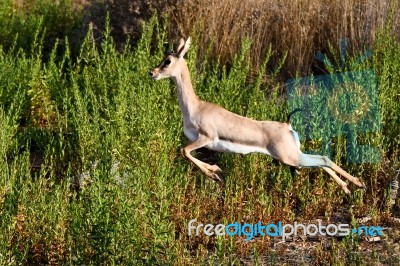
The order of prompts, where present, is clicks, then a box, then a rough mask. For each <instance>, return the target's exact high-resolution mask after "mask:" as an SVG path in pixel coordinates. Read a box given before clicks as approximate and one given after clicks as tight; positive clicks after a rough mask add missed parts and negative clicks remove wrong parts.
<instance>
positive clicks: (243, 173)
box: [0, 18, 400, 265]
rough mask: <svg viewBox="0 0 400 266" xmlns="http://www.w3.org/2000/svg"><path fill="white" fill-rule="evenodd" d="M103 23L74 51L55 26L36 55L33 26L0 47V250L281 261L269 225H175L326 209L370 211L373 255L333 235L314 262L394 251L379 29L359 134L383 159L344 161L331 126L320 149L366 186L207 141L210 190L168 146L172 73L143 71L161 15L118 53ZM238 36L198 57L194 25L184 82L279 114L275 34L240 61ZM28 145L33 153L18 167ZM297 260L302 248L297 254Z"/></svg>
mask: <svg viewBox="0 0 400 266" xmlns="http://www.w3.org/2000/svg"><path fill="white" fill-rule="evenodd" d="M105 29H106V30H105V31H104V36H103V38H102V43H101V45H100V46H97V45H96V43H95V40H94V39H95V38H94V37H93V36H94V35H93V34H94V33H93V31H91V30H89V32H88V34H87V36H86V38H85V40H84V42H83V44H82V45H81V46H80V49H79V53H78V55H77V57H76V58H75V57H73V56H72V55H71V50H70V49H68V47H69V45H68V43H69V41H68V39H65V43H66V45H65V47H66V49H64V51H63V52H61V53H60V50H58V47H57V46H54V47H53V48H52V50H51V52H50V53H49V57H48V60H43V56H42V54H43V50H46V48H45V47H44V41H43V38H41V36H42V34H43V28H41V27H37V30H36V31H35V32H34V34H33V38H32V39H33V40H34V41H33V43H32V44H30V47H32V48H31V49H28V50H27V51H24V50H22V49H16V48H15V49H14V50H9V49H5V48H3V47H0V87H1V88H2V90H1V91H0V106H1V110H0V138H1V142H0V158H1V159H0V184H1V185H0V263H1V264H4V265H14V264H16V263H18V264H73V265H76V264H78V265H81V264H103V265H109V264H118V265H142V264H145V265H172V264H174V265H187V264H205V265H208V264H234V265H239V264H241V263H249V264H251V263H254V264H256V263H260V264H262V263H266V262H267V261H270V262H273V261H275V262H276V263H284V262H285V261H284V258H285V252H283V251H282V250H280V249H279V244H277V243H276V240H275V239H273V238H268V237H264V238H256V239H254V240H253V241H246V240H245V239H244V238H243V237H228V236H224V237H207V236H205V235H200V236H191V237H189V236H188V234H187V223H188V221H189V220H191V219H194V218H196V219H197V220H198V221H200V222H202V223H213V224H218V223H225V224H227V223H230V222H234V221H239V222H248V223H256V222H258V221H263V222H264V221H265V222H277V221H286V222H293V221H309V220H314V219H316V218H321V219H324V220H328V221H330V220H333V219H334V217H336V216H337V215H342V216H343V217H345V218H344V219H345V221H346V222H349V223H350V222H355V221H356V218H358V217H362V216H371V217H372V218H373V223H375V224H376V223H378V224H380V225H382V224H385V225H386V224H387V225H388V226H389V225H390V226H391V227H390V229H388V230H387V231H388V232H387V234H388V237H387V239H385V240H383V244H382V245H381V246H379V248H382V249H381V251H379V252H380V254H379V256H376V253H374V249H376V247H375V246H372V245H368V246H367V247H365V246H366V245H364V243H363V242H361V240H360V239H356V238H346V239H343V240H341V241H338V240H335V239H332V240H330V241H331V244H330V245H329V247H328V246H327V244H326V242H321V243H318V244H315V246H314V249H313V250H312V252H311V255H309V256H311V259H312V261H313V262H315V263H320V264H330V263H331V264H332V263H336V264H339V263H340V261H344V262H345V263H347V264H351V263H362V260H363V259H364V260H365V262H366V263H367V264H368V263H388V262H393V263H398V262H399V258H398V256H397V257H396V248H398V243H397V242H396V241H397V239H398V238H397V237H398V234H397V233H396V232H398V226H397V227H396V226H395V225H393V224H390V219H389V217H390V216H392V215H395V214H393V213H392V209H391V208H390V207H388V206H389V204H388V202H389V200H390V199H389V198H388V195H389V193H388V189H387V185H388V184H389V181H390V180H391V179H392V177H393V175H394V169H397V168H398V164H396V163H398V161H396V160H398V159H397V158H398V157H399V152H400V151H399V142H398V141H399V140H398V138H397V136H398V135H399V133H400V132H399V127H398V122H399V121H398V115H396V114H398V113H399V111H400V110H399V106H398V105H397V102H398V96H399V89H398V87H397V82H396V81H397V80H398V79H399V74H398V73H399V72H398V71H397V69H398V67H399V65H400V63H399V62H398V60H397V59H396V58H400V57H399V55H400V47H399V44H398V41H397V40H396V39H395V38H393V37H391V29H386V30H385V29H383V30H382V31H381V32H380V34H379V35H378V40H377V41H376V45H377V46H376V48H375V49H374V55H373V58H372V59H371V60H369V61H366V62H365V63H364V64H363V65H362V66H359V67H364V68H367V69H371V68H372V69H373V70H374V71H375V72H376V73H377V76H378V87H379V97H380V104H381V109H380V110H381V116H382V120H383V121H382V130H381V131H380V132H378V133H376V134H375V135H374V134H372V135H368V136H361V138H363V139H364V140H365V141H366V142H367V143H369V142H371V143H372V144H374V145H377V146H378V148H379V149H380V150H381V151H382V158H383V160H382V162H381V163H380V164H378V165H348V164H347V163H346V162H345V160H344V155H345V154H344V153H343V150H344V146H345V145H346V143H345V142H344V140H338V141H337V142H336V144H335V145H334V146H333V150H334V153H335V154H336V157H335V158H334V159H335V161H337V162H338V163H340V164H341V165H343V166H344V168H345V169H348V170H349V171H350V172H351V173H352V174H354V175H355V176H358V177H360V178H362V180H363V181H364V182H366V184H367V190H366V191H365V192H364V191H362V190H357V189H356V188H355V187H351V189H352V191H354V194H353V195H352V196H349V197H348V196H345V195H344V193H343V192H342V191H341V190H340V188H338V186H337V185H336V184H335V183H334V182H333V181H331V180H330V179H329V178H328V176H327V175H325V174H324V173H323V172H322V171H319V170H316V169H304V170H302V171H301V173H299V174H297V175H295V176H292V175H291V173H290V169H289V168H288V167H287V166H285V165H283V164H280V163H276V162H273V161H272V159H271V158H270V157H267V156H263V155H260V154H251V155H247V156H242V155H235V154H221V155H219V157H218V164H219V165H220V166H221V167H222V168H223V169H224V170H225V171H226V173H227V176H226V186H225V188H221V187H219V186H218V185H217V184H216V183H214V182H212V181H211V180H209V179H207V178H206V177H204V175H202V174H201V172H200V171H198V169H197V168H196V167H194V166H193V165H191V164H189V162H188V161H186V160H185V159H183V158H182V157H181V156H180V153H179V149H180V147H182V146H183V145H184V144H185V143H186V141H187V140H186V138H185V137H184V136H183V133H182V118H181V113H180V110H179V107H178V104H177V99H176V94H175V87H174V85H173V84H172V83H171V82H170V81H160V82H156V83H155V82H153V81H152V80H151V79H150V78H148V74H147V73H148V70H149V69H150V68H152V67H154V66H155V65H157V64H158V63H159V62H160V60H162V58H163V52H164V43H165V42H166V41H167V40H168V29H167V28H166V27H165V25H164V24H163V25H160V24H159V23H158V20H157V19H156V18H153V19H152V20H150V21H149V22H148V23H147V24H146V26H145V27H144V30H143V34H142V36H141V38H140V40H139V41H138V43H137V46H136V47H135V49H130V47H126V49H125V50H124V51H123V52H121V53H118V52H117V49H116V44H115V43H114V41H113V38H112V37H111V32H110V24H109V22H107V23H106V26H105ZM154 40H156V42H154ZM59 45H62V44H59ZM252 45H253V42H252V41H251V40H247V39H246V40H243V42H241V45H240V49H239V52H238V53H235V54H234V57H233V58H234V59H233V60H232V62H231V65H230V66H229V67H227V66H226V65H224V64H222V63H220V64H217V63H215V64H212V65H211V64H208V61H207V60H206V59H204V57H203V55H202V51H201V49H202V47H203V44H202V41H201V38H200V36H195V39H194V40H193V46H192V48H191V50H190V51H189V54H188V62H189V67H190V70H191V74H192V80H193V83H194V85H195V89H196V92H197V93H198V95H199V96H200V97H201V98H202V99H204V100H207V101H212V102H215V103H217V104H220V105H221V106H223V107H225V108H227V109H229V110H232V111H234V112H236V113H238V114H241V115H245V116H248V117H252V118H255V119H260V120H267V119H268V120H277V121H285V120H286V115H287V114H288V112H289V111H290V110H288V104H287V100H286V99H285V98H284V97H282V96H281V83H280V82H278V81H277V79H278V78H277V77H278V75H279V74H280V72H281V71H283V70H282V67H283V63H282V62H283V61H284V60H283V59H284V58H281V59H280V61H278V60H277V61H276V62H280V64H275V69H274V71H273V72H272V73H275V74H274V75H269V76H268V77H267V78H266V77H265V75H264V74H265V73H264V70H265V67H266V66H267V65H269V64H271V60H275V59H273V56H274V53H275V52H276V49H277V48H276V46H274V45H271V46H269V47H268V49H266V50H265V53H264V54H263V55H262V60H261V62H262V63H261V64H260V67H259V68H258V69H257V71H255V70H254V68H252V67H253V64H252V63H251V61H250V60H249V58H250V57H249V54H251V53H253V48H252ZM350 60H353V61H355V60H357V58H356V57H354V58H350ZM349 70H354V69H349ZM250 72H253V73H252V74H253V75H254V77H255V78H254V79H252V81H251V82H250V81H249V80H248V78H247V77H248V75H249V73H250ZM306 145H313V144H312V143H311V144H306ZM37 158H40V159H41V160H40V162H41V164H40V167H37V168H36V167H35V168H33V165H34V164H35V162H34V161H35V160H36V159H37ZM360 249H361V250H360ZM371 250H372V251H371ZM297 258H298V261H302V260H304V261H305V262H306V261H307V259H309V257H307V256H306V254H305V253H300V254H299V255H297Z"/></svg>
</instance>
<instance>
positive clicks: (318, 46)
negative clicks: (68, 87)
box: [85, 0, 400, 77]
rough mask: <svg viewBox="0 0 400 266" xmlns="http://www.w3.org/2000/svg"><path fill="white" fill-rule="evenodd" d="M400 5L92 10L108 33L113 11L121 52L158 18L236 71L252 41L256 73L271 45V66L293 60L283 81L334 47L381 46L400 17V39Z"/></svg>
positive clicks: (113, 5) (279, 2)
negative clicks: (378, 39) (386, 29)
mask: <svg viewBox="0 0 400 266" xmlns="http://www.w3.org/2000/svg"><path fill="white" fill-rule="evenodd" d="M398 8H399V7H398V6H397V5H395V1H392V0H384V1H380V0H362V1H354V0H346V1H340V0H333V1H323V0H294V1H285V0H265V1H264V0H263V1H261V0H252V1H241V0H224V1H212V0H201V1H200V0H189V1H182V0H178V1H177V0H168V1H156V0H154V1H150V0H149V1H126V0H102V1H100V0H95V1H92V2H91V4H90V5H89V6H88V7H87V10H86V16H85V17H86V20H85V21H86V23H88V22H93V23H94V25H95V27H96V28H97V29H99V31H100V32H101V31H102V28H103V27H104V26H103V25H104V17H105V14H106V11H109V12H110V16H111V26H112V35H113V37H114V38H115V39H116V40H117V43H118V45H117V46H118V47H119V48H120V49H121V48H122V47H123V45H124V43H125V41H126V37H127V36H128V35H129V36H130V37H131V39H132V41H133V42H135V41H136V40H137V38H138V37H139V36H140V31H141V29H140V25H141V22H142V21H145V20H147V19H148V18H149V17H150V16H151V15H152V14H153V13H154V12H158V14H159V15H160V16H161V17H163V18H166V17H168V18H169V20H168V24H169V25H168V26H169V35H170V36H169V38H170V40H173V41H175V40H176V39H178V38H180V37H182V36H185V37H186V36H189V35H197V36H196V37H197V38H198V39H199V40H198V45H199V47H200V56H201V55H203V56H204V55H206V53H207V49H208V48H209V46H210V44H211V45H212V46H211V50H210V51H209V53H207V56H209V57H210V58H211V59H213V60H216V59H217V58H218V59H220V62H221V63H223V64H230V63H231V61H232V58H233V56H234V55H235V54H237V53H238V51H239V50H240V47H241V44H242V42H243V40H244V39H245V38H250V39H251V41H252V53H251V59H252V64H253V65H254V66H255V69H256V68H258V67H259V66H260V65H261V64H262V60H263V58H264V57H265V54H266V52H267V50H268V47H269V45H272V48H273V50H274V51H275V55H274V58H273V60H272V63H277V62H278V61H280V60H281V59H282V57H283V56H284V54H285V53H287V59H286V62H285V66H284V70H285V71H284V76H285V77H293V76H295V75H296V74H303V75H304V74H307V73H309V72H310V70H313V71H315V70H317V71H318V69H319V67H320V65H318V64H317V63H316V62H315V60H314V57H315V53H316V52H317V51H321V52H323V53H329V50H330V49H329V44H332V45H333V46H334V47H337V44H338V42H339V40H341V39H344V38H347V39H348V40H349V44H350V47H349V50H350V52H356V51H361V50H363V49H365V48H366V47H371V46H372V45H373V44H374V39H375V36H376V33H377V31H378V30H379V29H380V28H382V27H383V26H384V25H385V23H386V22H387V21H388V20H389V19H390V17H391V12H392V13H393V14H394V15H393V19H394V23H393V34H396V35H397V36H399V35H400V30H399V24H400V20H399V12H398Z"/></svg>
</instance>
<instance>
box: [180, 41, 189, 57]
mask: <svg viewBox="0 0 400 266" xmlns="http://www.w3.org/2000/svg"><path fill="white" fill-rule="evenodd" d="M189 48H190V37H189V38H187V40H186V42H185V41H184V40H183V39H181V41H180V44H179V47H178V57H179V58H182V57H183V56H184V55H185V54H186V52H187V51H188V50H189Z"/></svg>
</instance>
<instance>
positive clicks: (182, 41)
mask: <svg viewBox="0 0 400 266" xmlns="http://www.w3.org/2000/svg"><path fill="white" fill-rule="evenodd" d="M184 45H185V40H184V39H183V38H181V39H180V40H179V45H178V49H176V52H177V53H179V51H180V50H181V49H182V47H183V46H184Z"/></svg>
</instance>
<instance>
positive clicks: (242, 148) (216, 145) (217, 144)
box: [206, 139, 270, 155]
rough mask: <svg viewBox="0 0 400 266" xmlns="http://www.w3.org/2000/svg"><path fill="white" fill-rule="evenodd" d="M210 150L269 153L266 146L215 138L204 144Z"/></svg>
mask: <svg viewBox="0 0 400 266" xmlns="http://www.w3.org/2000/svg"><path fill="white" fill-rule="evenodd" d="M206 147H207V148H208V149H210V150H214V151H219V152H234V153H241V154H247V153H251V152H260V153H264V154H268V155H270V153H269V151H268V150H267V149H266V148H262V147H257V146H248V145H244V144H238V143H234V142H230V141H225V140H219V139H218V140H215V141H214V142H213V143H211V144H208V145H207V146H206Z"/></svg>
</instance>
